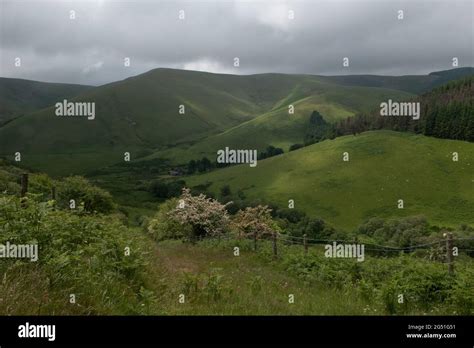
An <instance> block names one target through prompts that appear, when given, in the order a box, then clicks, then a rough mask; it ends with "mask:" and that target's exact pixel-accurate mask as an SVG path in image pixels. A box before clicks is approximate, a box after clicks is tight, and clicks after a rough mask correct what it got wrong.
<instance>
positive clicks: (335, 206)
mask: <svg viewBox="0 0 474 348" xmlns="http://www.w3.org/2000/svg"><path fill="white" fill-rule="evenodd" d="M344 152H348V153H349V156H350V157H349V159H350V160H349V161H348V162H344V161H343V160H342V156H343V153H344ZM453 152H458V153H459V161H458V162H453V161H452V153H453ZM473 165H474V144H472V143H468V142H463V141H454V140H441V139H435V138H430V137H425V136H421V135H412V134H406V133H397V132H391V131H376V132H366V133H363V134H361V135H358V136H352V135H351V136H345V137H340V138H336V139H335V140H328V141H324V142H321V143H318V144H315V145H311V146H308V147H305V148H303V149H300V150H297V151H293V152H290V153H286V154H283V155H280V156H275V157H272V158H268V159H266V160H263V161H259V162H258V165H257V167H255V168H250V167H249V166H248V165H239V166H233V167H228V168H224V169H220V170H216V171H213V172H210V173H206V174H201V175H196V176H192V177H189V178H185V180H186V183H187V184H188V185H189V186H191V187H192V186H197V185H202V184H210V186H209V190H210V191H213V192H215V193H217V192H219V189H220V188H221V187H222V186H224V185H226V184H228V185H229V186H230V188H231V190H232V192H237V191H238V190H242V191H243V193H244V194H245V196H246V197H247V199H250V200H256V199H263V200H265V201H267V202H271V203H274V204H276V205H279V206H287V205H288V200H290V199H293V200H295V208H297V209H301V210H303V211H305V212H306V213H308V214H309V215H311V216H315V217H321V218H323V219H325V220H327V221H329V222H330V223H332V224H334V225H335V226H337V227H341V228H345V229H353V228H355V227H356V226H357V225H358V224H360V223H362V222H363V221H364V220H366V219H368V218H371V217H377V216H378V217H390V216H408V215H417V214H423V215H425V216H426V217H427V218H428V219H429V220H430V221H432V222H433V223H440V224H444V225H456V226H457V225H459V224H461V223H468V224H473V223H474V216H473V215H472V211H474V187H473V180H474V178H473V170H472V166H473ZM399 199H403V200H404V209H398V208H397V202H398V200H399Z"/></svg>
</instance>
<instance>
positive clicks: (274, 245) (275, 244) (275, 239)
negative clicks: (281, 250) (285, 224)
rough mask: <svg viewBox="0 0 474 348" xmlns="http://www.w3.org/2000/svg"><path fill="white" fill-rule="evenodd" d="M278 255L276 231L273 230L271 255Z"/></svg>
mask: <svg viewBox="0 0 474 348" xmlns="http://www.w3.org/2000/svg"><path fill="white" fill-rule="evenodd" d="M277 255H278V250H277V233H276V231H273V256H275V257H276V256H277Z"/></svg>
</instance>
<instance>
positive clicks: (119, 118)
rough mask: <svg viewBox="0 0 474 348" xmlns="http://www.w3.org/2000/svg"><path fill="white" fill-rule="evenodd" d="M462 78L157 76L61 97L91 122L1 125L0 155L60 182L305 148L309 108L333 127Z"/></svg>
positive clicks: (40, 114) (37, 119)
mask: <svg viewBox="0 0 474 348" xmlns="http://www.w3.org/2000/svg"><path fill="white" fill-rule="evenodd" d="M455 72H456V73H455ZM460 73H462V74H464V73H466V72H465V71H464V70H459V69H458V70H455V71H454V72H453V71H448V72H444V74H443V76H442V77H439V76H438V75H427V76H421V77H420V76H418V77H416V78H411V79H408V80H407V77H401V78H400V79H402V80H403V81H404V82H403V83H402V84H400V83H398V82H397V81H398V80H399V79H398V78H392V77H386V79H385V77H376V79H375V80H376V81H379V82H380V81H382V82H380V83H379V82H377V83H372V82H369V83H368V82H367V81H366V80H367V79H366V78H364V77H363V76H362V77H361V76H355V77H354V76H352V77H322V76H313V75H285V74H259V75H247V76H241V75H225V74H211V73H205V72H196V71H183V70H173V69H155V70H151V71H149V72H147V73H145V74H142V75H138V76H135V77H132V78H128V79H125V80H123V81H118V82H114V83H111V84H108V85H104V86H100V87H96V88H93V89H89V90H85V92H84V93H82V94H80V95H79V96H77V97H75V98H68V99H69V100H72V101H84V102H95V103H96V119H95V120H93V121H89V120H87V119H86V118H84V117H79V118H71V117H57V116H55V114H54V111H55V110H54V108H53V107H48V108H45V109H42V110H39V111H35V112H33V113H30V114H26V115H24V116H23V117H20V118H17V119H15V120H12V121H11V122H8V123H7V124H5V125H3V126H2V127H0V149H1V151H0V156H7V157H8V158H10V157H11V156H12V154H13V153H14V152H17V151H19V152H21V153H22V155H23V164H24V165H27V166H30V167H32V168H35V169H40V170H43V171H46V172H48V173H50V174H53V175H65V174H70V173H84V172H88V171H92V170H95V169H97V168H98V167H101V166H107V165H110V164H114V163H120V162H122V161H123V153H124V152H130V153H131V154H132V160H134V159H138V158H143V157H146V156H149V155H151V156H150V157H151V158H156V157H165V158H168V159H170V160H172V161H174V162H175V163H179V162H182V161H187V160H189V159H190V158H196V157H200V156H202V155H210V154H213V153H215V151H217V149H220V148H222V147H224V146H237V145H239V146H240V147H242V146H245V147H251V148H258V149H263V148H265V147H266V146H268V145H270V144H271V145H274V146H279V147H283V148H285V149H287V148H288V147H289V146H290V145H291V144H293V143H297V142H301V141H302V138H303V134H304V129H305V127H306V122H307V118H308V117H309V114H310V113H311V111H312V110H314V109H317V110H318V111H319V112H321V113H322V114H323V115H324V117H325V118H326V119H327V120H328V121H335V120H338V119H342V118H346V117H347V116H350V115H353V114H355V113H358V112H367V111H369V110H370V109H373V108H375V107H377V105H378V104H379V103H380V102H381V101H382V100H387V99H389V98H391V99H394V100H399V99H408V98H410V97H411V96H413V94H411V93H408V92H405V91H403V90H404V89H405V90H406V89H407V88H405V87H406V86H408V85H409V86H415V87H414V88H415V89H416V90H418V89H420V88H421V89H423V88H426V86H428V85H430V84H428V85H426V84H425V82H423V81H425V80H426V79H429V80H433V79H434V80H436V81H438V80H440V79H443V80H449V79H450V78H454V76H457V75H459V74H460ZM456 74H457V75H456ZM430 76H431V77H430ZM433 76H435V77H433ZM437 76H438V77H437ZM346 78H348V79H349V80H350V81H349V82H347V81H346V80H345V79H346ZM341 79H342V81H341ZM371 79H372V78H371ZM371 79H369V80H371ZM371 81H372V80H371ZM407 81H408V82H407ZM346 82H347V83H346ZM430 83H431V84H432V82H430ZM344 84H349V85H350V84H354V86H347V85H344ZM374 84H375V85H376V86H375V87H370V86H372V85H374ZM422 85H423V86H425V87H423V88H422V87H420V86H422ZM367 86H369V87H367ZM416 86H418V87H416ZM48 88H52V87H51V86H49V85H48ZM398 89H400V90H398ZM46 91H48V89H46ZM68 93H69V90H68V89H67V88H66V89H65V93H64V95H61V96H59V95H55V94H54V93H48V94H47V97H41V96H42V94H38V98H40V99H42V103H43V104H41V105H43V106H44V105H50V104H51V103H53V102H55V101H57V100H62V99H63V98H65V97H67V95H68ZM30 97H31V96H29V97H28V99H29V100H30V99H31V100H32V101H33V102H31V101H30V102H28V103H31V104H32V105H33V104H34V105H35V107H36V106H38V105H39V104H38V103H36V102H35V100H36V99H37V98H36V95H34V98H30ZM3 98H6V100H7V103H6V104H7V105H12V103H13V104H14V105H28V103H24V102H22V100H23V99H24V98H26V97H25V96H22V94H21V93H20V92H18V91H17V92H16V93H13V94H12V93H3ZM290 104H293V105H294V106H295V114H294V115H289V114H288V105H290ZM180 105H184V106H185V114H184V115H180V114H179V106H180ZM169 149H171V150H169ZM9 156H10V157H9ZM150 157H148V158H150ZM148 158H147V159H148Z"/></svg>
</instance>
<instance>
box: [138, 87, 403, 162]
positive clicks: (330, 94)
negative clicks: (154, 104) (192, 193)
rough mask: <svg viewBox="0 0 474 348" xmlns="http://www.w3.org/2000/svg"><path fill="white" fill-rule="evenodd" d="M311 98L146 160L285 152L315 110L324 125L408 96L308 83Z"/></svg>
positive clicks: (293, 101)
mask: <svg viewBox="0 0 474 348" xmlns="http://www.w3.org/2000/svg"><path fill="white" fill-rule="evenodd" d="M311 86H312V90H311V93H312V95H311V96H309V97H303V98H301V99H298V100H296V97H293V98H288V99H291V100H284V101H282V102H281V103H280V104H279V105H278V106H277V107H276V108H275V109H273V110H272V111H270V112H267V113H264V114H262V115H260V116H258V117H256V118H254V119H252V120H250V121H247V122H244V123H242V124H240V125H237V126H235V127H232V128H230V129H228V130H225V131H224V132H222V133H219V134H217V135H213V136H210V137H208V138H206V139H203V140H201V141H199V142H196V143H195V144H181V145H179V146H177V147H174V148H171V149H168V150H162V151H158V152H156V153H154V154H153V155H151V156H148V157H147V158H145V159H150V158H167V159H169V160H171V161H173V162H175V163H185V162H187V161H189V160H191V159H197V158H200V157H202V156H207V157H209V158H215V156H216V152H217V151H218V150H219V149H223V148H224V147H226V146H229V147H230V148H238V149H258V150H259V151H260V150H264V149H265V148H266V147H267V146H268V145H273V146H277V147H281V148H283V149H284V151H288V149H289V147H290V146H291V145H292V144H295V143H302V142H303V139H304V134H305V130H306V129H307V128H308V124H309V117H310V114H311V112H312V111H313V110H318V111H319V112H320V113H321V114H322V115H323V116H324V118H325V119H326V121H328V122H334V121H337V120H341V119H345V118H347V117H349V116H353V115H354V114H356V113H358V112H369V111H370V110H372V109H373V108H374V107H377V105H378V104H379V103H380V102H381V101H383V100H387V99H389V98H392V99H394V100H405V99H409V98H410V97H411V96H412V95H411V94H409V93H405V92H401V91H395V90H389V89H382V88H369V87H347V86H337V85H334V84H324V83H321V82H319V81H314V82H311ZM289 104H292V105H293V106H294V107H295V112H294V114H292V115H290V114H289V113H288V105H289Z"/></svg>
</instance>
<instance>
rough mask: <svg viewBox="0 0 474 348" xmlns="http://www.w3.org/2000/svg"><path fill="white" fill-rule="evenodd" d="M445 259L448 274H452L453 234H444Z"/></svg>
mask: <svg viewBox="0 0 474 348" xmlns="http://www.w3.org/2000/svg"><path fill="white" fill-rule="evenodd" d="M444 235H445V236H446V259H447V261H448V273H449V274H451V275H452V274H454V260H453V234H452V233H451V232H446V233H445V234H444Z"/></svg>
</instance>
